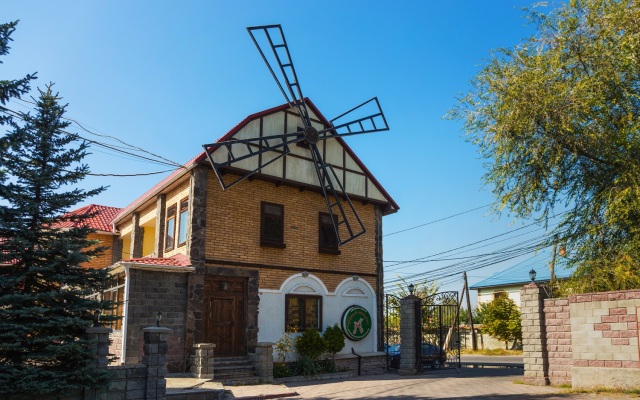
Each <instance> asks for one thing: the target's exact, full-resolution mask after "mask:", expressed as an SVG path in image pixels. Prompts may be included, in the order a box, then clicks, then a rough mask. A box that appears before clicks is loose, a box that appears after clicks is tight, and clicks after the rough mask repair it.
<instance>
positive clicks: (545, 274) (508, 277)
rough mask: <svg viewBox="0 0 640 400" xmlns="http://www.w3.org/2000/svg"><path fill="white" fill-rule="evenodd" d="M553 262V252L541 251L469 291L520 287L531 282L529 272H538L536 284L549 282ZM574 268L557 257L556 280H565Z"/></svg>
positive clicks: (563, 259) (479, 283) (470, 287)
mask: <svg viewBox="0 0 640 400" xmlns="http://www.w3.org/2000/svg"><path fill="white" fill-rule="evenodd" d="M550 261H551V252H549V251H541V252H539V253H538V254H536V255H535V256H533V257H531V258H529V259H527V260H524V261H522V262H520V263H518V264H516V265H514V266H512V267H510V268H507V269H505V270H504V271H500V272H496V273H495V274H493V275H491V276H490V277H488V278H487V279H485V280H483V281H480V282H478V283H476V284H475V285H471V286H469V289H481V288H488V287H497V286H509V285H518V284H525V283H529V282H531V279H530V278H529V271H531V270H532V269H534V270H535V271H536V279H535V281H536V282H549V280H550V279H551V271H550V270H549V262H550ZM574 270H575V269H574V268H568V267H567V260H566V259H565V258H563V257H560V256H557V257H556V266H555V270H554V273H555V275H556V278H558V279H565V278H568V277H570V276H571V274H573V272H574Z"/></svg>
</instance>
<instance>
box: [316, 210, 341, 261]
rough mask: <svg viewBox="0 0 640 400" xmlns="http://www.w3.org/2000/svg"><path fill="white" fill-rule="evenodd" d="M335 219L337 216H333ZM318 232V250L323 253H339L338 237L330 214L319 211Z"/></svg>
mask: <svg viewBox="0 0 640 400" xmlns="http://www.w3.org/2000/svg"><path fill="white" fill-rule="evenodd" d="M333 218H334V219H336V220H337V218H338V217H337V216H335V215H334V216H333ZM318 225H319V232H318V251H319V252H320V253H325V254H340V250H338V237H337V236H336V231H335V229H334V227H333V221H332V220H331V215H329V214H327V213H320V218H319V224H318Z"/></svg>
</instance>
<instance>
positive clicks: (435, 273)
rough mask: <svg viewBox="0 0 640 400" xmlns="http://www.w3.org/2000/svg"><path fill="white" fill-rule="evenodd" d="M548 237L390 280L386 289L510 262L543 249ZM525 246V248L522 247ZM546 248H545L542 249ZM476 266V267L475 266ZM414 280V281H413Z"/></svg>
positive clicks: (539, 237) (543, 236)
mask: <svg viewBox="0 0 640 400" xmlns="http://www.w3.org/2000/svg"><path fill="white" fill-rule="evenodd" d="M547 237H548V236H547V235H540V236H538V237H536V238H533V239H529V240H525V241H521V242H519V243H516V244H513V245H510V246H506V247H504V248H502V249H499V251H496V252H494V253H489V254H488V255H479V256H477V257H476V259H467V260H464V261H460V262H457V263H453V264H449V265H446V266H443V267H439V268H436V269H433V270H430V271H426V272H422V273H417V274H414V275H412V276H410V277H405V278H397V279H393V280H388V281H386V282H385V283H384V286H385V287H388V286H389V285H391V284H394V283H397V282H400V281H409V282H416V279H417V278H422V277H429V278H430V279H432V280H436V279H441V278H445V277H449V276H452V275H456V274H459V273H461V272H463V271H470V270H475V269H479V268H484V267H487V266H491V265H495V264H498V263H501V262H504V261H508V260H511V259H514V258H517V257H520V256H522V255H524V254H527V253H530V252H531V251H533V250H539V249H541V247H540V246H541V245H544V244H545V243H546V239H547ZM521 246H524V247H521ZM542 248H544V247H542ZM474 264H475V265H474ZM411 279H413V281H411Z"/></svg>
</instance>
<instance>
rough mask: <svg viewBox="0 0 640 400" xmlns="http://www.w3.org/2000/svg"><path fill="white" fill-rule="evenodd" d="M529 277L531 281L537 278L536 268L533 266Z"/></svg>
mask: <svg viewBox="0 0 640 400" xmlns="http://www.w3.org/2000/svg"><path fill="white" fill-rule="evenodd" d="M529 278H531V282H533V281H535V280H536V270H535V269H533V268H531V271H529Z"/></svg>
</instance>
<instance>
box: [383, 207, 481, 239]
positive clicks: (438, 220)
mask: <svg viewBox="0 0 640 400" xmlns="http://www.w3.org/2000/svg"><path fill="white" fill-rule="evenodd" d="M490 205H491V203H489V204H485V205H483V206H480V207H476V208H473V209H471V210H467V211H462V212H459V213H457V214H453V215H449V216H448V217H444V218H440V219H437V220H434V221H430V222H427V223H424V224H420V225H416V226H412V227H411V228H407V229H402V230H399V231H396V232H391V233H387V234H386V235H382V236H383V237H384V236H391V235H395V234H398V233H402V232H406V231H410V230H413V229H418V228H421V227H423V226H427V225H431V224H435V223H436V222H441V221H446V220H448V219H451V218H454V217H458V216H460V215H464V214H468V213H470V212H472V211H476V210H480V209H482V208H486V207H489V206H490Z"/></svg>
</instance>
